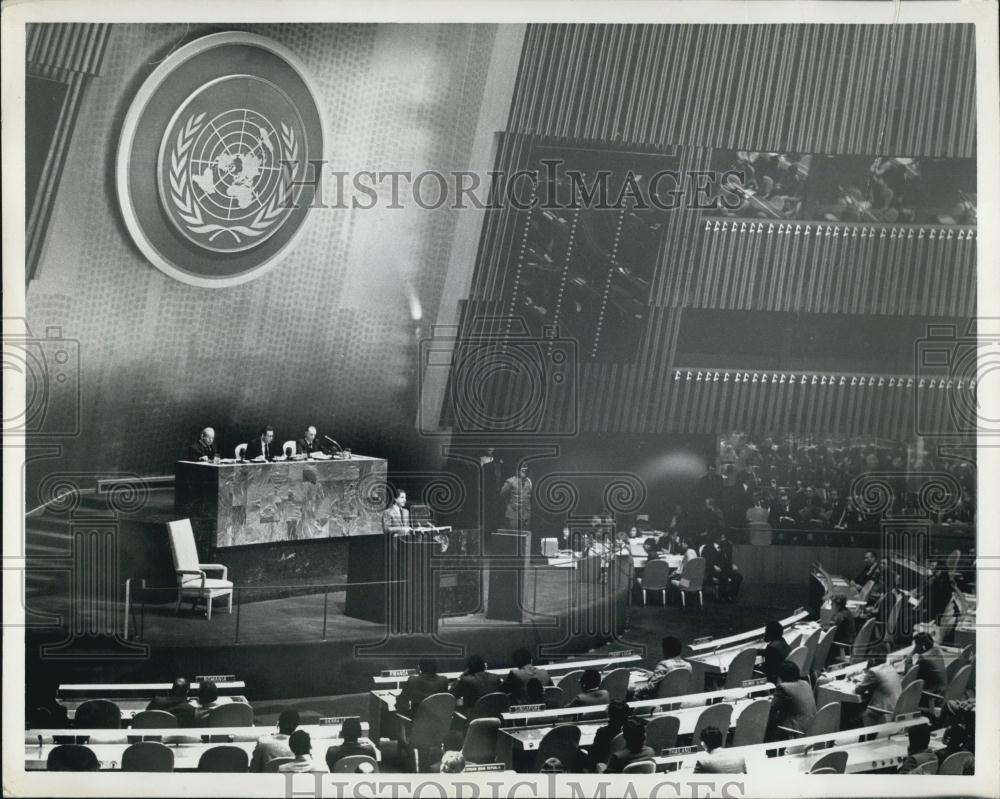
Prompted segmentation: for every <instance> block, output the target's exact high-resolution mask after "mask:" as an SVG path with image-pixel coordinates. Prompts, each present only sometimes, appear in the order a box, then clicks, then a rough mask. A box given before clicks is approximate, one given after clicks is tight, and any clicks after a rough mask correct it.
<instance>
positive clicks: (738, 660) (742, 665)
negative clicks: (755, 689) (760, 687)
mask: <svg viewBox="0 0 1000 799" xmlns="http://www.w3.org/2000/svg"><path fill="white" fill-rule="evenodd" d="M756 660H757V650H756V649H753V648H751V649H744V650H742V651H741V652H739V653H738V654H737V655H736V657H734V658H733V659H732V662H730V664H729V671H727V672H726V684H725V687H726V688H739V687H740V685H742V684H743V681H744V680H750V679H752V678H753V667H754V663H755V662H756Z"/></svg>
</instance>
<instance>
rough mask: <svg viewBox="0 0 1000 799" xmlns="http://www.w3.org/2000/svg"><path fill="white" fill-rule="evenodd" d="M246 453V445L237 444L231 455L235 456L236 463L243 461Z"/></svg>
mask: <svg viewBox="0 0 1000 799" xmlns="http://www.w3.org/2000/svg"><path fill="white" fill-rule="evenodd" d="M246 451H247V445H246V444H237V445H236V450H235V451H234V452H233V454H234V455H235V456H236V460H238V461H241V460H243V456H244V455H245V454H246Z"/></svg>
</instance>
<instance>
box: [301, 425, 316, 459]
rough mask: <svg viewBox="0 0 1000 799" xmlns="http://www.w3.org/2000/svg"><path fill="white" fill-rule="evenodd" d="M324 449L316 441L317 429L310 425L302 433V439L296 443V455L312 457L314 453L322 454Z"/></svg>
mask: <svg viewBox="0 0 1000 799" xmlns="http://www.w3.org/2000/svg"><path fill="white" fill-rule="evenodd" d="M322 451H323V447H321V446H320V444H319V441H317V440H316V428H315V427H313V426H312V425H309V427H307V428H306V429H305V431H304V432H303V433H302V438H300V439H299V440H298V441H296V442H295V454H296V455H306V456H310V455H312V454H313V453H314V452H322Z"/></svg>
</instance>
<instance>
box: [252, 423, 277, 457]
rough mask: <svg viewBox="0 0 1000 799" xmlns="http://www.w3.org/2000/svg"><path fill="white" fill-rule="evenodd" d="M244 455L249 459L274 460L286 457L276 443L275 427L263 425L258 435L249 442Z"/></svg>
mask: <svg viewBox="0 0 1000 799" xmlns="http://www.w3.org/2000/svg"><path fill="white" fill-rule="evenodd" d="M243 457H244V458H245V459H246V460H248V461H273V460H277V459H278V458H284V457H285V456H284V455H283V454H282V453H281V448H280V447H278V446H277V445H275V443H274V428H273V427H270V426H268V427H262V428H261V430H260V433H259V434H258V435H257V437H256V438H253V439H251V440H250V441H249V442H248V443H247V450H246V452H245V453H244V454H243Z"/></svg>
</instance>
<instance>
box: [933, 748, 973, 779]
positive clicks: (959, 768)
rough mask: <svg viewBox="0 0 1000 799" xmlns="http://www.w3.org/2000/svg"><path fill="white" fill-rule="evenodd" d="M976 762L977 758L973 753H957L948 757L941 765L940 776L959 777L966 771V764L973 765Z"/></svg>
mask: <svg viewBox="0 0 1000 799" xmlns="http://www.w3.org/2000/svg"><path fill="white" fill-rule="evenodd" d="M974 761H975V756H974V755H973V754H972V752H955V753H954V754H952V755H948V757H946V758H945V759H944V762H943V763H941V767H940V768H939V769H938V772H937V773H938V774H947V775H949V776H958V775H961V773H962V772H963V771H964V770H965V764H966V763H972V762H974Z"/></svg>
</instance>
